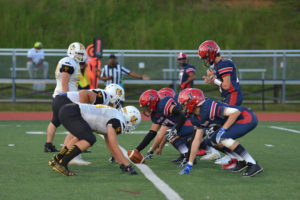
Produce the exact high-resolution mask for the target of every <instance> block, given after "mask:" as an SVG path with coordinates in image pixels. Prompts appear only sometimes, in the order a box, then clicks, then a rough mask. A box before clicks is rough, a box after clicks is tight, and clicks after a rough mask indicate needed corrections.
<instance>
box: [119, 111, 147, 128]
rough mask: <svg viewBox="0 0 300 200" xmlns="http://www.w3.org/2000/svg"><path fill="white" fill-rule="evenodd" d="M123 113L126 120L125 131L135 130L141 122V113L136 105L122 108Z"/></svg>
mask: <svg viewBox="0 0 300 200" xmlns="http://www.w3.org/2000/svg"><path fill="white" fill-rule="evenodd" d="M122 114H123V116H124V118H125V122H126V125H125V129H124V132H125V133H129V132H130V131H133V130H134V129H135V128H136V127H137V126H138V125H139V124H140V123H141V120H142V117H141V113H140V111H139V110H138V109H137V108H136V107H134V106H125V107H124V108H122Z"/></svg>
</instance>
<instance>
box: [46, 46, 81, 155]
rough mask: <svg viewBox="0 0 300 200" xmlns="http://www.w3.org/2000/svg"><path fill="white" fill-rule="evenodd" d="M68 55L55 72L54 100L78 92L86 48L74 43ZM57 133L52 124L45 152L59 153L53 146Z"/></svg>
mask: <svg viewBox="0 0 300 200" xmlns="http://www.w3.org/2000/svg"><path fill="white" fill-rule="evenodd" d="M67 55H68V57H64V58H62V59H61V60H60V61H59V62H58V65H57V67H56V70H55V77H56V88H55V90H54V93H53V95H52V96H53V99H54V98H55V97H56V96H57V95H58V94H60V93H64V92H69V91H70V92H71V91H77V86H78V76H79V75H80V66H79V62H82V61H83V60H85V47H84V46H83V45H82V44H81V43H79V42H74V43H72V44H70V46H69V48H68V52H67ZM55 131H56V127H55V125H54V124H53V123H52V122H50V123H49V126H48V129H47V142H46V144H45V148H44V152H56V151H57V149H56V148H55V146H54V145H53V144H52V142H53V138H54V134H55Z"/></svg>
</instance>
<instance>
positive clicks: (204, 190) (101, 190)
mask: <svg viewBox="0 0 300 200" xmlns="http://www.w3.org/2000/svg"><path fill="white" fill-rule="evenodd" d="M47 125H48V121H1V122H0V154H1V161H0V180H1V182H0V199H3V200H4V199H5V200H9V199H14V200H15V199H43V200H47V199H49V200H50V199H51V200H53V199H67V198H68V199H167V197H166V196H165V195H164V194H163V193H162V192H161V191H159V190H158V189H157V188H156V187H155V186H154V184H153V183H152V182H150V181H149V180H148V179H147V178H146V177H145V176H144V174H143V173H142V172H141V171H140V170H139V169H138V168H137V167H136V166H135V169H137V170H138V173H139V174H138V175H137V176H130V175H128V174H122V173H121V170H120V169H119V165H118V164H111V163H109V162H108V158H109V157H110V155H109V153H108V151H107V149H106V147H105V143H104V140H103V139H102V138H101V137H97V142H96V143H95V145H94V146H93V147H92V148H91V151H92V153H84V154H83V158H84V159H85V160H87V161H90V162H92V164H91V165H89V166H71V167H70V168H71V169H72V170H74V171H76V172H77V176H74V177H63V176H62V175H60V174H58V173H55V172H53V171H52V169H51V168H50V167H49V166H48V160H49V159H50V158H51V156H52V155H53V154H52V153H44V152H43V145H44V143H45V139H46V135H45V134H44V132H45V131H46V128H47ZM149 127H150V122H149V121H143V122H142V124H141V125H140V126H139V127H138V129H137V130H135V133H137V134H127V135H126V134H124V135H120V136H118V140H119V144H120V145H121V146H122V147H124V148H125V149H126V150H130V149H134V148H135V147H136V146H137V144H138V143H139V142H140V141H141V139H142V138H143V137H144V134H143V133H146V132H147V131H148V129H149ZM58 133H59V134H57V135H56V138H55V142H54V143H55V145H56V146H57V147H59V145H60V144H61V143H63V139H64V137H65V129H64V128H62V127H61V128H59V130H58ZM239 141H240V142H241V143H242V144H243V145H244V146H245V147H246V149H247V150H248V151H249V152H250V153H251V154H252V155H253V157H254V158H255V159H256V160H257V161H258V162H259V163H260V165H261V166H262V167H263V168H264V172H263V173H261V174H259V175H257V176H256V177H253V178H243V177H240V174H239V173H231V172H229V171H224V170H221V169H220V166H219V165H215V164H213V162H211V161H199V158H198V164H197V165H195V166H194V167H193V169H192V171H191V174H190V175H179V174H178V173H179V171H180V168H179V167H178V166H177V165H175V164H173V163H171V160H172V159H175V158H177V157H178V153H177V151H175V149H174V148H173V147H172V146H171V145H168V146H166V147H165V148H164V150H163V154H162V155H161V156H157V155H155V156H154V158H153V159H152V160H147V162H146V164H147V165H148V167H150V168H151V170H152V171H153V174H154V175H156V176H157V177H159V178H160V179H161V180H162V181H163V182H164V183H165V184H167V185H168V186H170V188H172V190H173V191H175V192H176V193H177V194H178V195H179V196H180V197H181V198H182V199H230V200H235V199H239V200H240V199H272V200H276V199H300V189H299V188H300V170H299V166H300V157H299V152H300V145H299V142H300V123H299V122H260V123H259V125H258V127H257V128H256V129H255V130H253V131H252V132H250V133H249V134H248V135H246V136H245V137H243V138H242V139H240V140H239ZM147 150H148V147H147V148H146V149H145V150H144V151H143V154H146V152H147Z"/></svg>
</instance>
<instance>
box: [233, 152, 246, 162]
mask: <svg viewBox="0 0 300 200" xmlns="http://www.w3.org/2000/svg"><path fill="white" fill-rule="evenodd" d="M231 154H232V155H234V157H235V158H236V159H237V160H238V161H243V160H244V159H243V158H242V157H241V156H239V155H238V154H237V153H235V152H233V151H232V152H231Z"/></svg>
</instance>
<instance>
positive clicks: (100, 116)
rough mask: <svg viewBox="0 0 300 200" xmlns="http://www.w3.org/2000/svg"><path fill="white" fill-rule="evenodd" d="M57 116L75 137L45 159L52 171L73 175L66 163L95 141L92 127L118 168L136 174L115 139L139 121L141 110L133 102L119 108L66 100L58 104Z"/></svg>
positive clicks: (134, 126)
mask: <svg viewBox="0 0 300 200" xmlns="http://www.w3.org/2000/svg"><path fill="white" fill-rule="evenodd" d="M59 119H60V120H61V122H62V124H63V126H64V127H65V128H66V129H67V130H68V131H70V134H72V135H73V136H75V137H76V138H77V141H74V140H72V141H70V142H69V143H68V144H67V145H66V146H64V147H63V149H62V150H61V152H60V153H58V154H57V155H56V156H54V157H53V158H52V159H51V160H50V161H49V164H50V165H52V166H54V167H53V170H54V171H56V172H59V173H61V174H63V175H64V176H73V175H75V173H74V172H71V171H69V169H68V163H69V162H70V160H72V159H73V158H74V157H76V156H77V155H79V154H80V153H81V152H83V151H85V150H86V149H88V148H89V147H90V146H92V145H93V144H94V143H95V142H96V137H95V135H94V134H93V133H92V132H93V131H94V132H97V133H98V134H102V135H103V136H104V138H105V143H106V146H107V148H108V150H109V152H110V153H111V154H112V156H114V157H115V158H116V160H117V162H118V163H119V164H120V168H121V170H122V171H123V172H128V173H129V174H131V175H134V174H137V172H136V171H135V170H134V168H132V166H131V165H130V163H129V162H128V160H127V159H126V158H125V156H124V155H123V153H122V151H121V149H120V147H119V145H118V141H117V135H118V134H121V133H124V132H130V131H132V130H134V129H135V128H136V126H137V125H138V124H139V123H140V122H141V114H140V112H139V111H138V110H137V109H136V108H135V107H134V106H126V107H124V108H122V112H119V111H118V110H117V109H115V108H112V107H109V106H106V105H101V104H100V105H88V104H81V103H79V104H67V105H65V106H63V107H62V108H61V110H60V112H59Z"/></svg>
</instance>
